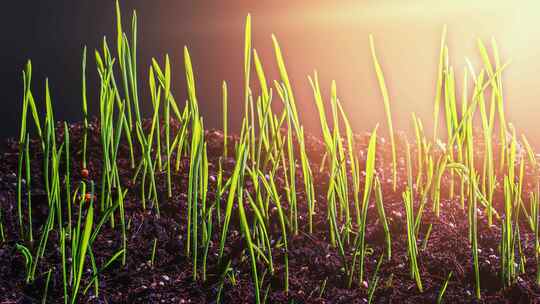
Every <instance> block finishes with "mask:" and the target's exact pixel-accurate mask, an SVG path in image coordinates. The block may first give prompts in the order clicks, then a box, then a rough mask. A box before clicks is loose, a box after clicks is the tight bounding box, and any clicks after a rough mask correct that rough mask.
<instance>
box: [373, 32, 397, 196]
mask: <svg viewBox="0 0 540 304" xmlns="http://www.w3.org/2000/svg"><path fill="white" fill-rule="evenodd" d="M369 45H370V49H371V57H372V59H373V65H374V67H375V73H376V74H377V80H378V82H379V88H380V90H381V94H382V98H383V102H384V111H385V113H386V122H387V125H388V133H389V135H390V144H391V146H392V180H393V185H394V186H393V189H394V191H396V187H397V155H396V143H395V139H394V127H393V126H392V112H391V111H390V97H389V95H388V89H387V87H386V82H385V80H384V75H383V71H382V68H381V66H380V64H379V60H378V59H377V54H376V52H375V42H374V41H373V36H372V35H370V36H369Z"/></svg>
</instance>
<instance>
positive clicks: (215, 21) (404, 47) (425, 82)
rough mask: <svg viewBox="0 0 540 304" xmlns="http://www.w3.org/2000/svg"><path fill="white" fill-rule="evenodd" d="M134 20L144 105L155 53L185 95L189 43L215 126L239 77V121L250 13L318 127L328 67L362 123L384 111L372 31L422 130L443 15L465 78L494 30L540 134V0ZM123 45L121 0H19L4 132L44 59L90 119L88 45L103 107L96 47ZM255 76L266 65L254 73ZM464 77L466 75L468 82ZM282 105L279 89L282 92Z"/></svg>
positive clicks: (170, 9)
mask: <svg viewBox="0 0 540 304" xmlns="http://www.w3.org/2000/svg"><path fill="white" fill-rule="evenodd" d="M120 3H121V8H122V13H123V19H124V29H125V30H127V29H129V24H130V19H131V11H132V10H133V9H136V10H137V14H138V21H139V28H138V32H139V35H138V42H139V44H138V45H139V48H138V54H139V57H138V63H139V73H140V77H139V81H140V82H139V83H140V84H139V87H140V89H141V91H142V92H141V96H142V98H141V101H140V102H141V104H142V108H143V109H149V107H150V102H149V100H148V99H147V98H145V96H148V95H147V81H146V80H147V73H148V66H149V64H150V59H151V58H152V57H156V58H159V59H162V58H163V56H164V54H165V53H168V54H169V55H170V57H171V60H172V63H173V90H174V91H175V96H177V99H178V102H182V101H183V99H184V98H185V96H186V94H185V85H184V83H185V80H184V69H183V58H182V49H183V47H184V45H187V46H188V47H189V50H190V53H191V56H192V61H193V66H194V71H195V74H196V85H197V92H198V97H199V98H198V99H199V103H200V109H201V112H202V114H203V115H204V117H205V124H206V126H207V127H220V126H221V123H222V122H221V82H222V81H223V80H226V81H227V82H228V83H229V95H230V103H229V104H230V110H229V113H230V124H231V126H232V127H233V128H235V127H238V124H239V117H240V114H241V113H240V109H241V108H242V107H241V104H242V102H243V101H242V100H243V98H242V92H243V89H242V73H243V23H244V20H245V16H246V15H247V13H248V12H249V13H251V14H252V17H253V45H254V47H255V48H256V49H257V51H258V52H259V54H260V55H261V57H262V59H263V65H264V67H265V69H266V70H267V74H268V75H267V76H268V79H269V80H272V79H276V77H277V75H276V66H275V60H274V57H273V50H272V45H271V39H270V35H271V33H275V34H276V35H277V37H278V39H279V41H280V43H281V46H282V50H283V52H284V55H285V60H286V65H287V69H288V71H289V74H290V77H291V81H292V83H293V86H294V88H295V94H296V99H297V103H298V104H299V108H300V109H299V111H300V116H301V119H302V121H303V123H304V124H305V126H306V129H307V130H308V131H310V132H316V133H317V132H318V130H319V122H318V116H317V115H316V112H315V106H314V103H313V98H312V93H311V89H310V87H309V84H308V82H307V78H306V76H307V75H308V74H311V73H312V72H313V69H315V68H317V69H318V71H319V78H320V82H321V88H322V89H323V93H324V95H325V97H328V93H329V87H330V82H331V80H333V79H335V80H336V81H337V86H338V94H339V97H340V99H341V101H342V102H343V104H344V108H345V110H346V111H347V112H348V114H349V116H350V119H351V122H352V124H353V128H354V129H355V130H356V131H359V132H360V131H367V130H370V129H371V128H373V126H374V125H375V123H377V122H384V121H385V116H384V108H383V105H382V100H381V98H380V92H379V90H378V86H377V82H376V78H375V74H374V71H373V66H372V61H371V57H370V53H369V44H368V35H369V33H373V34H374V35H375V38H376V45H377V52H378V54H379V59H380V61H381V64H382V67H383V70H384V71H385V76H386V80H387V84H388V87H389V90H390V97H391V103H392V111H393V116H394V122H395V125H396V128H397V129H404V130H410V129H411V119H410V113H411V112H415V113H416V114H417V115H418V116H419V117H421V118H422V119H423V121H424V125H425V126H426V129H427V130H430V129H431V127H432V126H431V120H432V118H431V117H432V113H433V99H434V95H435V76H436V65H437V59H438V52H439V39H440V33H441V29H442V26H443V24H447V25H448V33H449V34H448V41H449V44H450V53H451V55H452V57H451V61H452V64H453V65H455V69H456V74H457V79H461V77H462V76H461V75H462V71H463V68H464V66H465V60H464V58H465V57H467V58H469V59H470V60H471V61H472V62H473V65H475V66H476V67H477V68H479V67H480V64H479V60H478V56H477V51H476V38H482V39H484V40H485V41H487V42H489V39H490V38H491V37H492V36H494V37H495V38H496V39H497V40H498V43H499V46H500V49H501V56H502V58H503V61H506V60H507V59H512V64H511V65H510V67H509V68H508V69H507V71H506V76H505V90H506V95H505V97H506V104H507V116H508V119H509V121H513V122H515V124H516V126H517V128H518V131H519V132H520V133H521V132H525V133H527V135H528V136H529V137H532V141H533V142H536V143H540V141H539V140H538V139H539V138H540V136H537V135H538V134H540V133H539V132H538V131H537V121H538V113H539V112H540V102H538V96H540V86H538V84H537V82H538V81H537V78H538V77H537V71H539V70H540V60H538V58H539V57H540V30H539V29H540V24H539V21H538V20H540V5H537V4H536V2H533V1H528V2H527V1H526V2H520V5H514V4H507V3H506V2H502V1H482V0H481V1H464V0H463V1H460V0H456V1H443V2H439V1H423V0H415V1H407V2H404V1H392V0H388V1H351V0H344V1H322V0H320V1H319V0H309V1H307V0H302V1H248V0H230V1H229V0H227V1H187V0H178V1H172V0H129V1H128V0H124V1H120ZM104 35H106V36H107V37H108V42H109V45H110V46H111V49H112V51H113V53H114V52H116V47H115V42H114V38H115V12H114V1H113V0H93V1H70V0H48V1H29V0H26V1H10V2H6V3H3V6H2V8H1V9H0V102H1V106H0V117H1V119H0V139H3V138H6V137H8V136H16V135H17V132H18V128H19V124H20V121H19V116H20V110H21V99H22V80H21V71H22V69H23V67H24V64H25V62H26V60H28V59H32V63H33V72H34V73H33V83H32V86H33V92H34V95H35V97H36V101H37V103H38V106H42V105H43V95H44V94H43V93H44V79H45V77H48V79H49V82H50V87H51V92H52V98H53V103H54V109H55V115H56V118H57V119H58V120H68V121H77V120H80V119H81V116H82V115H81V54H82V49H83V46H84V45H87V46H88V50H89V53H88V55H89V56H88V71H87V73H88V74H87V79H88V96H89V103H90V104H89V106H90V112H91V113H94V114H95V113H96V108H97V94H98V89H99V88H98V86H97V74H96V72H95V61H94V57H93V50H94V49H95V48H97V47H100V46H101V41H102V39H103V36H104ZM252 75H253V77H254V73H253V74H252ZM459 82H460V81H459ZM274 102H275V103H276V104H279V100H278V99H277V98H276V99H275V100H274ZM383 126H384V124H383Z"/></svg>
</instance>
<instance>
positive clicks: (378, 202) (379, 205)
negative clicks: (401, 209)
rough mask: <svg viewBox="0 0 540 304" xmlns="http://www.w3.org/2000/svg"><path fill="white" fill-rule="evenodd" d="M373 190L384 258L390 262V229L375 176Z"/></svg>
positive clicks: (379, 183) (377, 179)
mask: <svg viewBox="0 0 540 304" xmlns="http://www.w3.org/2000/svg"><path fill="white" fill-rule="evenodd" d="M374 189H375V205H376V206H377V212H378V214H379V219H380V221H381V225H382V226H383V229H384V239H385V241H386V256H387V257H388V260H390V259H391V258H392V236H391V234H390V228H388V221H387V219H386V213H385V211H384V203H383V194H382V186H381V182H380V180H379V178H378V177H377V176H375V183H374Z"/></svg>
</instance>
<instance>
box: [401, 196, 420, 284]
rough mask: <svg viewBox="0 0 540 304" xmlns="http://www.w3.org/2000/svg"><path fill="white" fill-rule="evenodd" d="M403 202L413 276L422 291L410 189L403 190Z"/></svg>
mask: <svg viewBox="0 0 540 304" xmlns="http://www.w3.org/2000/svg"><path fill="white" fill-rule="evenodd" d="M403 202H404V203H405V216H406V222H407V252H408V254H409V263H410V269H411V270H410V272H411V278H413V279H414V280H415V282H416V287H418V290H419V291H420V292H422V290H423V288H422V280H421V278H420V270H419V267H418V247H417V245H416V236H415V233H414V211H413V197H412V192H411V190H410V189H408V188H407V189H406V190H405V192H403Z"/></svg>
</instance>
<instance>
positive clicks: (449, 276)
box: [437, 271, 452, 304]
mask: <svg viewBox="0 0 540 304" xmlns="http://www.w3.org/2000/svg"><path fill="white" fill-rule="evenodd" d="M451 278H452V271H450V273H448V276H447V277H446V280H444V283H443V285H442V286H441V289H439V294H438V295H437V304H441V303H442V302H443V297H444V293H445V292H446V288H447V287H448V282H450V279H451Z"/></svg>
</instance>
